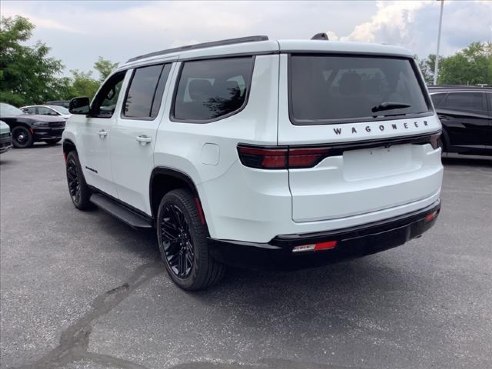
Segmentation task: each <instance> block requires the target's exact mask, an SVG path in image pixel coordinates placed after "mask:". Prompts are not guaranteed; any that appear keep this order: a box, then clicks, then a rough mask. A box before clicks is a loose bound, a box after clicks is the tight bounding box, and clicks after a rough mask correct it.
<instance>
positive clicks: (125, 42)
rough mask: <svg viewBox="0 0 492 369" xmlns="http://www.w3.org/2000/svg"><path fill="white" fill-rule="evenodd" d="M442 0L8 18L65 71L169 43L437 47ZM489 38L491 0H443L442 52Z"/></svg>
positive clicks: (113, 6)
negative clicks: (258, 39) (318, 40)
mask: <svg viewBox="0 0 492 369" xmlns="http://www.w3.org/2000/svg"><path fill="white" fill-rule="evenodd" d="M439 11H440V1H435V0H426V1H96V0H93V1H9V0H2V1H1V2H0V13H1V15H2V16H3V17H9V16H15V15H21V16H24V17H27V18H29V19H30V20H31V22H32V23H34V25H35V26H36V28H35V30H34V32H33V37H32V39H31V41H30V43H31V44H32V43H34V42H35V41H38V40H39V41H42V42H44V43H46V44H47V45H48V46H49V47H50V48H51V53H50V56H53V57H55V58H57V59H61V60H62V62H63V64H64V65H65V73H66V74H68V73H69V70H71V69H79V70H81V71H89V70H92V68H93V65H94V62H95V61H97V59H98V57H99V56H101V57H103V58H105V59H109V60H111V61H113V62H119V63H124V62H125V61H126V60H128V59H129V58H131V57H134V56H137V55H141V54H145V53H148V52H152V51H157V50H162V49H166V48H170V47H177V46H183V45H189V44H193V43H198V42H206V41H214V40H221V39H227V38H233V37H243V36H249V35H267V36H269V38H270V39H309V38H311V36H313V35H314V34H316V33H319V32H326V33H327V34H328V35H329V38H330V40H333V41H362V42H376V43H385V44H392V45H399V46H403V47H405V48H407V49H410V50H412V52H413V53H414V54H416V55H418V56H419V57H426V56H427V55H428V54H430V53H435V52H436V45H437V32H438V24H439ZM473 41H489V42H490V41H492V0H476V1H472V0H462V1H459V0H454V1H453V0H445V2H444V13H443V26H442V37H441V53H440V54H441V55H445V56H446V55H451V54H453V53H455V52H456V51H458V50H460V49H462V48H464V47H466V46H467V45H468V44H469V43H471V42H473Z"/></svg>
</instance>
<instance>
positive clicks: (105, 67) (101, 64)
mask: <svg viewBox="0 0 492 369" xmlns="http://www.w3.org/2000/svg"><path fill="white" fill-rule="evenodd" d="M117 66H118V63H113V62H112V61H111V60H107V59H103V58H102V57H99V59H98V60H97V62H95V63H94V69H95V70H97V71H98V72H99V82H103V81H104V80H105V79H106V78H107V77H108V76H109V75H110V74H111V72H112V71H113V70H114V69H116V67H117Z"/></svg>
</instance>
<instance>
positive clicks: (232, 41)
mask: <svg viewBox="0 0 492 369" xmlns="http://www.w3.org/2000/svg"><path fill="white" fill-rule="evenodd" d="M258 41H268V36H247V37H239V38H230V39H227V40H221V41H212V42H203V43H201V44H195V45H187V46H181V47H175V48H172V49H165V50H161V51H155V52H153V53H149V54H144V55H140V56H136V57H134V58H131V59H128V61H127V63H130V62H134V61H136V60H140V59H145V58H150V57H152V56H158V55H165V54H170V53H175V52H178V51H188V50H195V49H205V48H207V47H213V46H225V45H234V44H242V43H245V42H258Z"/></svg>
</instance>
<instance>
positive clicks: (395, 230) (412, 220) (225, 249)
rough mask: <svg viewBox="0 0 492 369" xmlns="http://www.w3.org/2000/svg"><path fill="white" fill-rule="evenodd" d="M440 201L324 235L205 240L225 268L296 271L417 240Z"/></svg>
mask: <svg viewBox="0 0 492 369" xmlns="http://www.w3.org/2000/svg"><path fill="white" fill-rule="evenodd" d="M440 208H441V203H440V201H437V202H435V203H434V204H432V205H430V206H428V207H426V208H424V209H420V210H418V211H415V212H412V213H408V214H404V215H402V216H399V217H395V218H391V219H386V220H382V221H378V222H374V223H370V224H364V225H360V226H356V227H350V228H344V229H338V230H334V231H327V232H316V233H305V234H288V235H278V236H276V237H274V238H273V239H272V240H271V241H270V242H268V243H249V242H242V241H231V240H218V239H209V244H210V250H211V253H212V255H213V257H214V258H216V259H217V260H218V261H220V262H223V263H225V264H228V265H233V266H241V267H249V268H261V269H264V268H268V269H298V268H305V267H313V266H320V265H324V264H329V263H332V262H337V261H340V260H345V259H351V258H356V257H361V256H364V255H369V254H374V253H377V252H380V251H384V250H387V249H390V248H393V247H396V246H400V245H403V244H404V243H405V242H407V241H409V240H411V239H413V238H416V237H419V236H420V235H422V234H423V233H424V232H426V231H427V230H428V229H429V228H431V227H432V226H433V225H434V223H435V221H436V219H437V216H438V214H439V211H440ZM327 241H336V247H334V248H332V249H329V250H323V251H304V252H293V251H292V250H293V249H294V247H296V246H301V245H309V244H316V243H320V242H327Z"/></svg>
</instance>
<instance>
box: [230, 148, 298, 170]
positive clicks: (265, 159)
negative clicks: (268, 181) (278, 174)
mask: <svg viewBox="0 0 492 369" xmlns="http://www.w3.org/2000/svg"><path fill="white" fill-rule="evenodd" d="M237 151H238V153H239V159H240V160H241V163H243V165H245V166H247V167H250V168H258V169H287V152H288V149H287V148H268V147H252V146H242V145H239V146H238V147H237Z"/></svg>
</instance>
